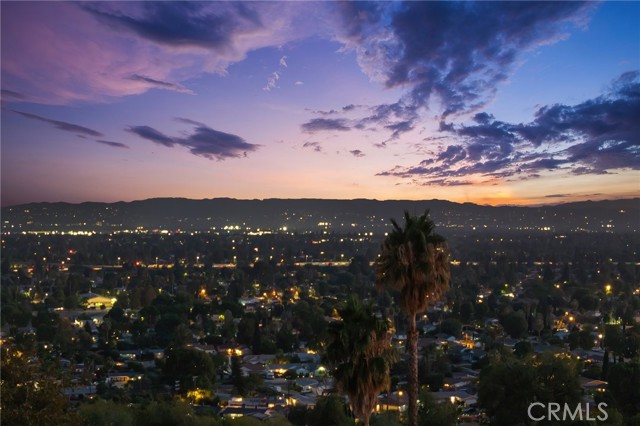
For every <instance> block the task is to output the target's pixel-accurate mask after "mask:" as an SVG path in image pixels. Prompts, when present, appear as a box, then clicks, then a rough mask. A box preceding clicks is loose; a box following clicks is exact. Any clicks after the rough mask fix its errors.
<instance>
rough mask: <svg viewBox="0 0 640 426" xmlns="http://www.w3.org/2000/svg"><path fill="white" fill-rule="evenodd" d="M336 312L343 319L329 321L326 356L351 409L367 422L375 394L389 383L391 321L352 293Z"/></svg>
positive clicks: (392, 356)
mask: <svg viewBox="0 0 640 426" xmlns="http://www.w3.org/2000/svg"><path fill="white" fill-rule="evenodd" d="M338 313H339V314H340V317H341V318H342V320H341V321H335V322H333V323H331V324H330V325H329V335H330V337H331V339H330V343H329V345H328V346H327V350H326V354H325V356H326V360H327V361H328V362H329V364H331V365H332V366H333V367H334V368H333V377H334V380H335V383H336V387H337V388H338V390H339V391H340V392H341V393H343V394H346V395H347V396H348V397H349V406H350V408H351V411H352V412H353V413H354V414H355V415H356V416H358V417H360V418H361V419H362V420H363V422H364V425H365V426H369V418H370V417H371V413H372V412H373V410H374V409H375V406H376V401H377V398H378V395H379V394H380V392H382V391H383V390H385V389H388V387H389V383H390V378H389V370H390V365H391V362H393V361H394V356H395V351H394V350H393V349H392V348H391V325H390V322H389V321H386V320H384V319H380V318H377V317H376V315H375V314H374V313H373V310H372V308H371V306H370V305H363V304H362V302H360V300H359V299H358V298H357V297H355V296H351V297H350V298H349V299H347V301H346V303H345V304H344V306H343V307H342V308H340V309H339V310H338Z"/></svg>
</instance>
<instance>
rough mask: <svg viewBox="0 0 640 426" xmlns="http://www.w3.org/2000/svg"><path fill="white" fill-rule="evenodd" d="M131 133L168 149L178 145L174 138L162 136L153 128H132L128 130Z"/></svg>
mask: <svg viewBox="0 0 640 426" xmlns="http://www.w3.org/2000/svg"><path fill="white" fill-rule="evenodd" d="M127 130H128V131H129V132H131V133H134V134H136V135H138V136H140V137H141V138H144V139H147V140H150V141H151V142H154V143H157V144H160V145H164V146H166V147H169V148H171V147H172V146H174V145H175V144H176V142H175V140H174V139H173V138H170V137H169V136H166V135H164V134H162V133H161V132H159V131H157V130H156V129H154V128H153V127H149V126H131V127H129V128H128V129H127Z"/></svg>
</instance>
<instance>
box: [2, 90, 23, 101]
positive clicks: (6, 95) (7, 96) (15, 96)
mask: <svg viewBox="0 0 640 426" xmlns="http://www.w3.org/2000/svg"><path fill="white" fill-rule="evenodd" d="M26 99H27V97H26V96H25V95H23V94H22V93H18V92H14V91H13V90H8V89H2V101H24V100H26Z"/></svg>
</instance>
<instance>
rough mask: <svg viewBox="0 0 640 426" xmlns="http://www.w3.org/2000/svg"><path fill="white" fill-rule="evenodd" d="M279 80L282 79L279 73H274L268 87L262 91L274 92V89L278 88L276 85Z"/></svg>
mask: <svg viewBox="0 0 640 426" xmlns="http://www.w3.org/2000/svg"><path fill="white" fill-rule="evenodd" d="M279 79H280V74H279V73H278V71H274V72H273V73H271V75H270V76H269V78H268V79H267V85H266V86H264V87H263V88H262V90H264V91H265V92H270V91H272V90H273V89H275V88H276V85H277V84H278V80H279Z"/></svg>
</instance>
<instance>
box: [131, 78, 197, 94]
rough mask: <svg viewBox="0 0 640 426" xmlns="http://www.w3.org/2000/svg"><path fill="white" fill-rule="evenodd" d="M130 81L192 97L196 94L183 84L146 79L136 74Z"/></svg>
mask: <svg viewBox="0 0 640 426" xmlns="http://www.w3.org/2000/svg"><path fill="white" fill-rule="evenodd" d="M129 80H132V81H139V82H142V83H147V84H148V85H149V86H150V87H155V88H157V89H164V90H172V91H174V92H179V93H187V94H190V95H193V94H194V93H193V91H192V90H191V89H188V88H186V87H184V86H183V85H181V84H177V83H170V82H168V81H162V80H156V79H153V78H151V77H146V76H143V75H139V74H134V75H132V76H130V77H129Z"/></svg>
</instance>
